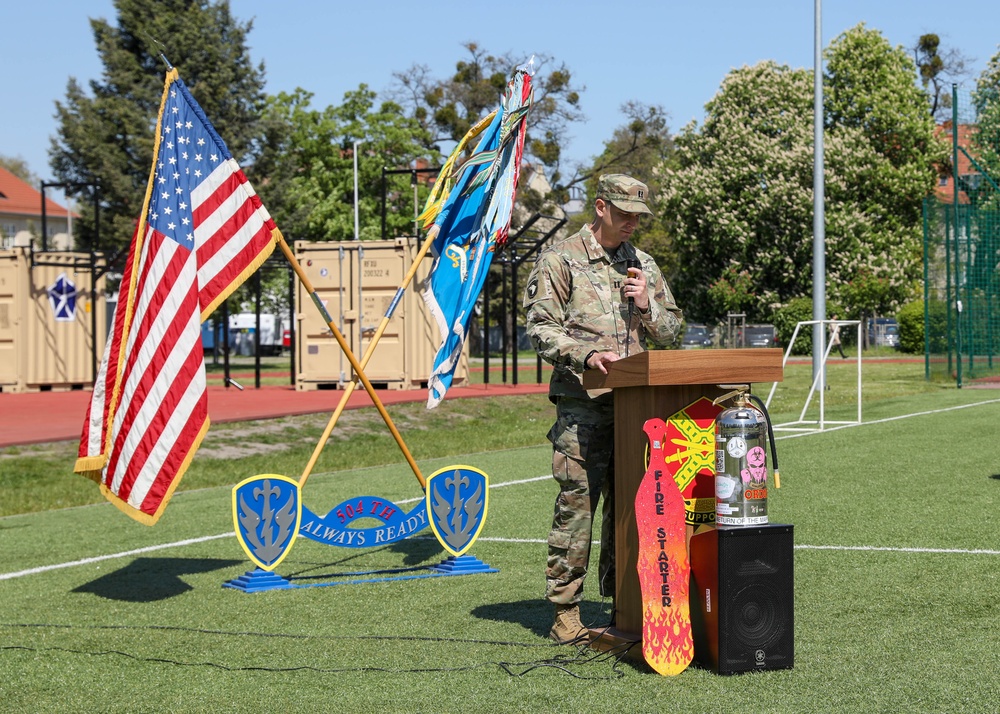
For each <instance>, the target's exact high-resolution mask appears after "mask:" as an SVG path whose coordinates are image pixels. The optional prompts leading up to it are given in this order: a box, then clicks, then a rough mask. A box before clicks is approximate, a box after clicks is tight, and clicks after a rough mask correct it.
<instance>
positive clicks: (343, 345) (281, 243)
mask: <svg viewBox="0 0 1000 714" xmlns="http://www.w3.org/2000/svg"><path fill="white" fill-rule="evenodd" d="M274 234H275V239H276V240H277V242H278V247H279V248H281V252H282V253H284V255H285V259H286V260H287V261H288V263H289V264H290V265H291V266H292V270H294V271H295V274H296V275H297V276H298V277H299V280H300V281H301V282H302V285H303V287H305V289H306V291H307V292H308V293H309V297H310V298H312V301H313V304H315V305H316V307H317V308H318V309H319V311H320V314H321V315H322V316H323V319H324V320H326V324H327V326H328V327H329V328H330V329H331V330H332V331H333V336H334V337H336V338H337V343H338V344H339V345H340V349H341V350H343V351H344V354H345V355H347V359H348V361H349V362H350V363H351V367H352V368H353V369H354V373H355V374H356V375H357V376H358V379H360V380H361V383H362V384H363V385H364V387H365V391H366V392H368V396H369V397H371V399H372V402H374V403H375V408H376V409H378V413H379V414H380V415H381V416H382V419H383V421H385V425H386V426H387V427H389V431H390V432H392V437H393V438H394V439H395V440H396V443H397V444H398V445H399V450H400V451H402V452H403V456H404V457H405V458H406V462H407V463H408V464H409V465H410V468H411V469H413V475H414V476H416V477H417V482H418V483H419V484H420V488H422V489H426V488H427V480H426V479H425V478H424V476H423V474H421V473H420V467H419V466H417V462H416V461H414V460H413V456H412V455H411V454H410V450H409V449H407V448H406V444H405V443H404V442H403V437H402V436H400V434H399V431H398V430H397V429H396V425H395V424H393V423H392V418H391V417H390V416H389V412H387V411H386V410H385V406H383V404H382V400H381V399H379V398H378V394H377V393H376V392H375V387H373V386H372V383H371V382H370V381H368V377H367V376H365V372H364V369H363V368H362V366H361V365H360V364H358V359H357V357H355V356H354V352H352V351H351V347H350V345H348V344H347V341H346V340H345V339H344V335H343V334H341V332H340V330H339V329H337V325H336V323H334V321H333V317H332V316H331V315H330V313H329V311H328V310H327V309H326V306H325V305H323V301H322V300H320V298H319V296H318V295H317V294H316V289H315V288H314V287H313V285H312V283H311V282H310V280H309V277H308V276H307V275H306V273H305V271H304V270H303V269H302V266H301V265H299V261H297V260H296V259H295V255H294V254H293V253H292V251H291V249H290V248H289V247H288V243H286V242H285V237H284V236H283V235H281V231H280V230H278V229H275V231H274ZM383 329H384V327H383ZM370 347H371V345H369V351H370ZM352 386H353V383H352ZM320 443H321V444H322V443H323V442H320ZM303 480H304V478H303Z"/></svg>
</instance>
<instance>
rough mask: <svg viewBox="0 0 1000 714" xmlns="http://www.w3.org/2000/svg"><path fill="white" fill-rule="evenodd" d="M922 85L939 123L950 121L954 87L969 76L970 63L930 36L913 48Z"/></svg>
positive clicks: (960, 53)
mask: <svg viewBox="0 0 1000 714" xmlns="http://www.w3.org/2000/svg"><path fill="white" fill-rule="evenodd" d="M912 51H913V61H914V62H915V63H916V65H917V74H918V75H919V77H920V83H921V84H922V85H923V87H924V89H925V90H926V91H927V95H928V98H929V100H930V106H931V114H932V115H933V116H934V118H935V119H936V120H937V121H947V120H949V119H951V85H952V83H955V82H959V81H961V80H962V79H963V78H965V77H967V76H968V75H969V70H968V59H967V58H966V57H965V55H963V54H962V52H961V51H960V50H957V49H955V48H950V49H944V48H942V47H941V38H940V37H938V36H937V35H936V34H934V33H927V34H925V35H921V36H920V37H918V38H917V42H916V44H915V45H914V46H913V48H912Z"/></svg>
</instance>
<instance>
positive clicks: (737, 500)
mask: <svg viewBox="0 0 1000 714" xmlns="http://www.w3.org/2000/svg"><path fill="white" fill-rule="evenodd" d="M734 396H735V400H734V406H732V407H730V408H729V409H724V410H723V411H722V412H720V413H719V415H718V416H717V417H716V418H715V522H716V524H717V525H720V526H757V525H764V524H766V523H767V451H766V449H765V447H766V446H767V440H768V439H770V449H771V461H772V464H773V466H774V485H775V487H776V488H780V487H781V480H780V477H779V476H778V454H777V452H776V450H775V448H774V430H773V429H771V420H770V418H769V417H768V414H767V409H766V408H765V406H764V403H763V402H762V401H761V400H760V398H758V397H756V396H755V395H753V394H748V393H746V392H745V391H743V390H739V391H737V392H730V393H729V394H726V395H723V396H722V397H719V398H718V399H717V400H716V403H719V402H721V401H724V400H726V399H729V398H730V397H734ZM751 402H753V403H751Z"/></svg>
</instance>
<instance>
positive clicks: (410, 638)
mask: <svg viewBox="0 0 1000 714" xmlns="http://www.w3.org/2000/svg"><path fill="white" fill-rule="evenodd" d="M0 627H10V628H25V629H27V628H33V629H45V628H49V629H56V630H59V629H62V630H126V631H127V630H155V631H163V632H193V633H197V634H202V635H222V636H225V637H262V638H277V639H290V640H376V641H378V640H390V641H399V642H457V643H461V644H473V645H497V646H502V647H545V648H549V647H554V646H556V645H554V644H553V643H552V642H510V641H504V640H476V639H468V638H463V637H421V636H417V635H296V634H290V633H287V632H253V631H247V630H242V631H240V630H209V629H206V628H203V627H181V626H179V625H53V624H50V623H30V622H29V623H16V622H15V623H0Z"/></svg>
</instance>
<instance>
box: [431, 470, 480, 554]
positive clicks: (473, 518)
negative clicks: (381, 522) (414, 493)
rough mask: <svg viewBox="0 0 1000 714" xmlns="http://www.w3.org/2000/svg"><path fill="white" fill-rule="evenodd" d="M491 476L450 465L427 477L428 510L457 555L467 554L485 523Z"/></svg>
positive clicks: (444, 544)
mask: <svg viewBox="0 0 1000 714" xmlns="http://www.w3.org/2000/svg"><path fill="white" fill-rule="evenodd" d="M489 498H490V478H489V476H487V475H486V474H485V473H483V472H482V471H480V470H479V469H476V468H473V467H471V466H448V467H446V468H443V469H441V470H440V471H435V472H434V473H433V474H431V475H430V477H428V479H427V495H426V497H425V499H426V502H427V513H428V514H429V515H430V522H431V530H433V531H434V535H435V536H437V539H438V542H439V543H441V546H442V547H443V548H444V549H445V550H446V551H448V552H449V553H451V554H452V555H454V556H459V555H462V554H463V553H465V552H466V551H467V550H469V548H471V547H472V544H473V543H475V542H476V538H478V537H479V533H480V531H482V529H483V525H484V524H485V523H486V511H487V509H488V506H489Z"/></svg>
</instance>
